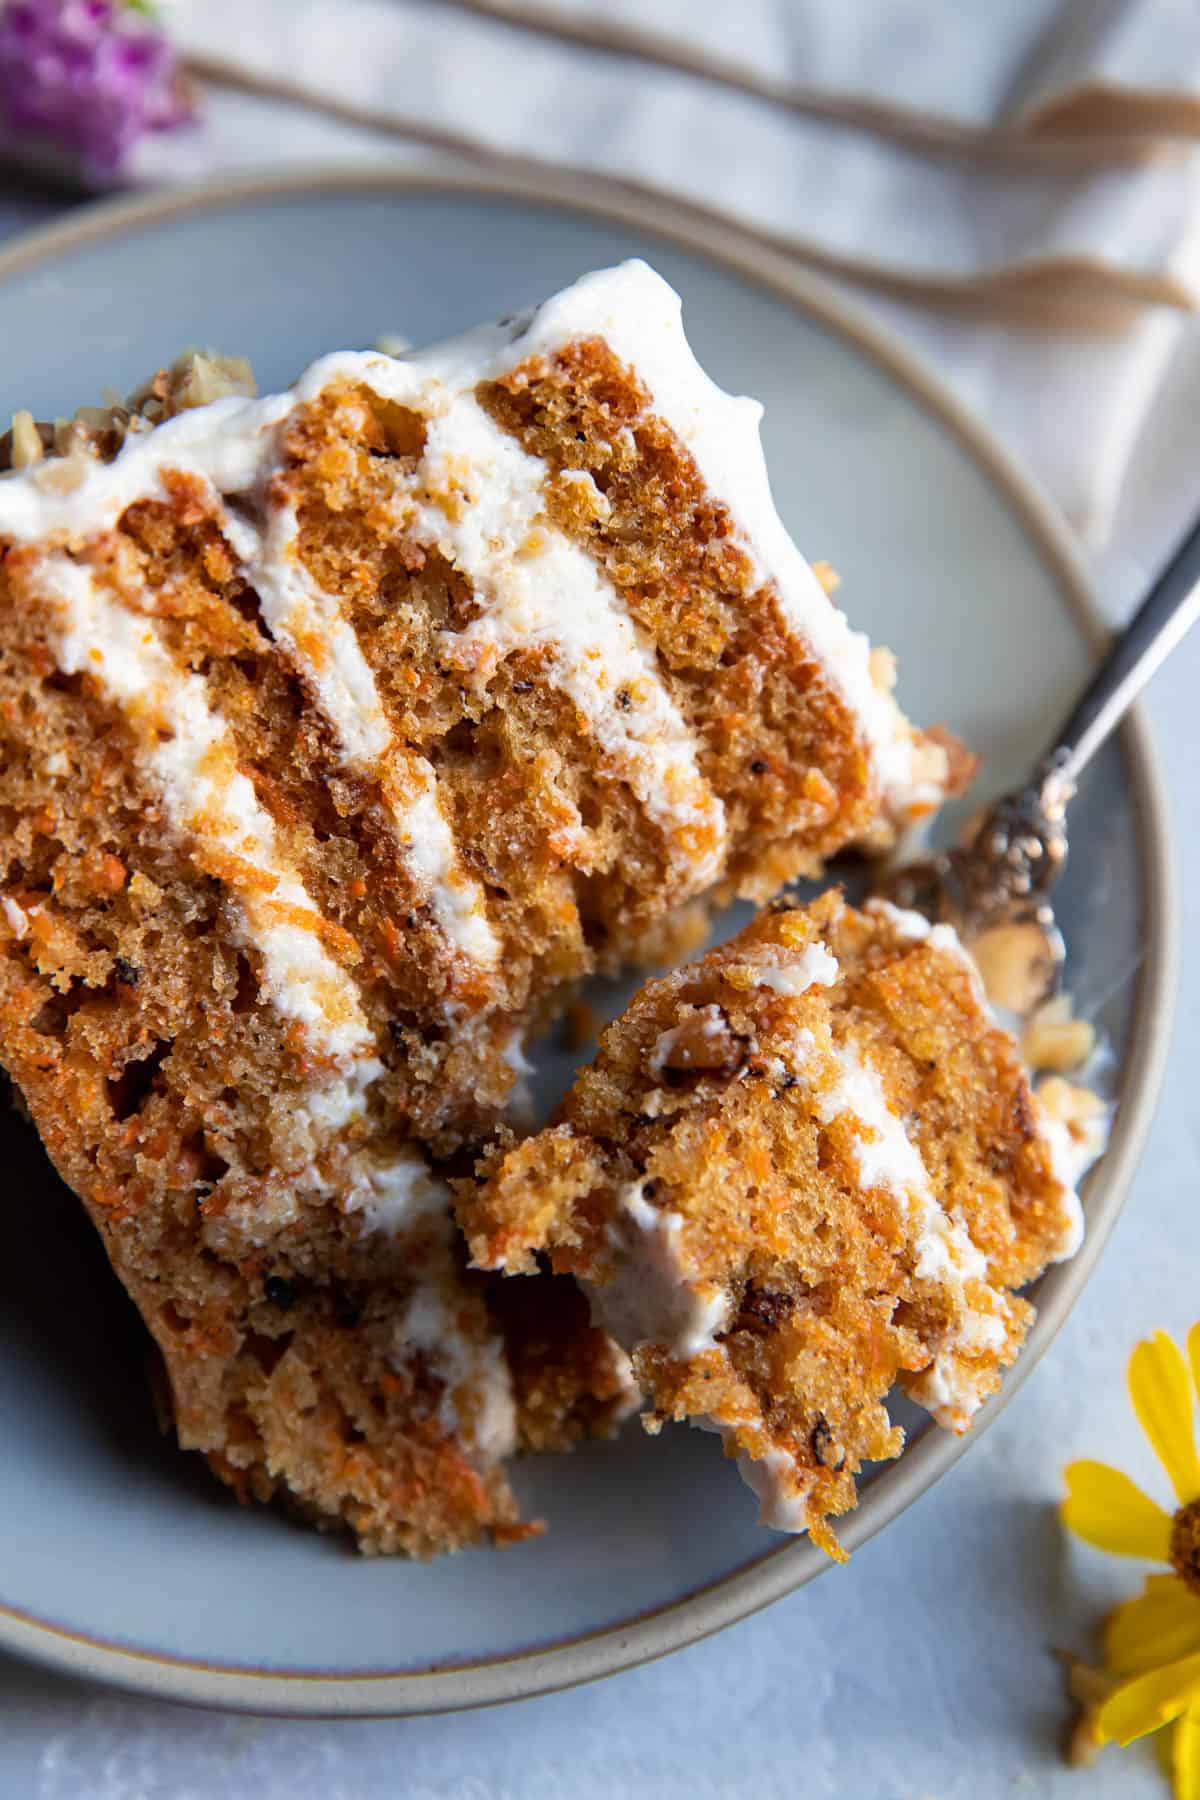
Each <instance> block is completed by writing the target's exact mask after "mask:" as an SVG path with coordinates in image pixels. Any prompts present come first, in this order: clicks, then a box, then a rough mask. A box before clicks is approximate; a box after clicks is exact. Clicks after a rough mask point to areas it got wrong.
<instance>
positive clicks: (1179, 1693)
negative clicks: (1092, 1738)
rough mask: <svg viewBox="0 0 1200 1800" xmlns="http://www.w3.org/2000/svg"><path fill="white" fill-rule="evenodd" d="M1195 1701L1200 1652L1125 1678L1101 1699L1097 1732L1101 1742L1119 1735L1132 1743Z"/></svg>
mask: <svg viewBox="0 0 1200 1800" xmlns="http://www.w3.org/2000/svg"><path fill="white" fill-rule="evenodd" d="M1193 1702H1195V1703H1196V1704H1200V1655H1196V1656H1184V1657H1181V1658H1180V1659H1179V1661H1178V1662H1173V1663H1167V1664H1166V1665H1165V1666H1164V1667H1163V1668H1161V1669H1149V1670H1147V1672H1146V1673H1145V1674H1144V1675H1135V1676H1134V1677H1133V1679H1132V1680H1131V1681H1123V1682H1122V1683H1121V1685H1120V1687H1117V1688H1114V1689H1113V1691H1112V1693H1111V1694H1110V1695H1109V1696H1108V1699H1107V1700H1104V1701H1102V1702H1101V1704H1100V1708H1099V1711H1098V1712H1097V1714H1096V1735H1097V1736H1098V1737H1099V1739H1100V1741H1101V1743H1108V1742H1109V1741H1110V1740H1111V1739H1113V1738H1115V1739H1116V1741H1117V1743H1118V1744H1131V1743H1132V1742H1133V1740H1134V1738H1139V1737H1144V1736H1145V1734H1146V1732H1148V1731H1157V1730H1158V1728H1159V1726H1160V1725H1167V1724H1169V1723H1170V1721H1171V1720H1172V1719H1177V1718H1178V1717H1179V1715H1180V1713H1181V1712H1183V1711H1184V1710H1185V1709H1186V1708H1187V1707H1189V1706H1191V1705H1192V1703H1193Z"/></svg>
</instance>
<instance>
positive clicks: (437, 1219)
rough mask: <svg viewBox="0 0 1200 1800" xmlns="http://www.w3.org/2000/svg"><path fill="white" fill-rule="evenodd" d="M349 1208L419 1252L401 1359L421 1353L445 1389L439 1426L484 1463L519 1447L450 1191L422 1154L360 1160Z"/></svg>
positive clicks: (508, 1388)
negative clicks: (471, 1288) (468, 1279)
mask: <svg viewBox="0 0 1200 1800" xmlns="http://www.w3.org/2000/svg"><path fill="white" fill-rule="evenodd" d="M351 1168H352V1174H351V1181H350V1185H349V1187H348V1190H347V1192H346V1194H345V1197H344V1199H343V1206H344V1208H345V1210H346V1212H348V1213H350V1214H353V1215H356V1216H357V1217H358V1218H359V1220H360V1221H361V1224H362V1228H363V1231H364V1233H365V1234H367V1235H380V1236H382V1237H386V1238H388V1239H391V1240H393V1241H394V1242H398V1243H399V1244H400V1246H401V1247H402V1248H403V1247H404V1245H405V1240H411V1243H410V1245H409V1247H408V1248H407V1250H406V1251H405V1254H406V1257H407V1259H408V1266H409V1268H410V1269H411V1271H412V1273H413V1274H414V1275H415V1277H416V1285H415V1286H414V1288H413V1291H412V1293H411V1295H410V1296H409V1298H408V1299H407V1300H406V1302H405V1303H404V1305H403V1307H402V1309H401V1311H400V1312H399V1314H398V1315H397V1318H396V1322H395V1326H394V1328H393V1333H392V1345H391V1360H392V1363H393V1365H394V1366H395V1367H396V1368H397V1369H403V1368H406V1367H407V1366H408V1364H409V1363H410V1362H411V1360H412V1355H413V1352H414V1351H417V1352H419V1353H420V1354H421V1356H422V1357H423V1358H424V1359H425V1360H426V1361H427V1362H428V1364H429V1366H430V1368H431V1369H432V1370H433V1372H434V1373H435V1374H436V1375H437V1376H438V1377H439V1378H440V1380H441V1381H442V1383H443V1391H442V1395H441V1399H440V1401H439V1405H438V1419H439V1423H440V1424H441V1426H442V1429H443V1430H444V1431H445V1432H446V1433H447V1435H449V1436H452V1437H457V1438H459V1439H460V1440H461V1442H462V1443H463V1445H464V1447H465V1448H466V1449H467V1451H468V1452H469V1453H471V1454H472V1455H473V1456H474V1457H475V1458H477V1459H478V1460H479V1461H480V1462H481V1463H490V1462H494V1461H496V1460H497V1459H499V1458H501V1457H504V1456H508V1455H510V1454H511V1453H512V1451H513V1450H514V1449H515V1448H516V1435H517V1428H516V1411H515V1406H514V1402H513V1393H512V1379H511V1375H510V1372H509V1367H508V1360H507V1357H506V1354H505V1348H504V1343H503V1340H502V1339H501V1338H500V1337H499V1336H498V1335H497V1334H496V1333H494V1332H493V1331H492V1330H491V1329H490V1327H489V1326H488V1325H487V1323H486V1321H485V1319H484V1318H483V1317H482V1316H481V1314H480V1313H479V1312H478V1311H477V1310H476V1309H475V1308H474V1307H472V1306H471V1305H470V1304H469V1303H467V1304H464V1301H465V1300H466V1296H464V1293H463V1289H462V1284H461V1278H460V1276H459V1272H458V1267H457V1264H456V1263H455V1261H454V1255H453V1245H454V1242H455V1237H456V1228H455V1224H454V1217H453V1213H452V1210H451V1199H450V1191H449V1189H448V1188H447V1186H446V1184H445V1182H444V1181H441V1180H440V1179H439V1178H438V1177H437V1176H436V1175H435V1174H434V1173H433V1171H432V1170H431V1169H430V1167H429V1165H428V1164H427V1163H426V1161H425V1159H424V1157H423V1156H422V1155H421V1153H420V1152H419V1151H418V1150H416V1149H412V1148H402V1149H400V1150H398V1151H396V1152H395V1153H394V1154H393V1155H392V1156H390V1157H389V1158H388V1159H387V1160H386V1161H381V1160H378V1159H374V1158H369V1157H368V1156H366V1155H365V1154H364V1155H360V1156H358V1157H356V1158H354V1159H353V1161H352V1165H351Z"/></svg>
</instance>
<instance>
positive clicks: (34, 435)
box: [9, 412, 46, 469]
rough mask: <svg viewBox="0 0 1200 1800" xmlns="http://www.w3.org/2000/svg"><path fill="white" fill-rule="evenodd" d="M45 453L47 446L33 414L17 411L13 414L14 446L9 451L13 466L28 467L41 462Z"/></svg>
mask: <svg viewBox="0 0 1200 1800" xmlns="http://www.w3.org/2000/svg"><path fill="white" fill-rule="evenodd" d="M45 454H46V446H45V445H44V444H43V443H42V439H41V433H40V432H39V431H38V428H37V426H36V425H35V424H34V422H33V414H32V413H31V412H15V413H14V414H13V416H12V447H11V449H10V452H9V460H10V462H11V464H12V467H13V468H14V469H28V468H29V467H30V465H31V464H32V463H39V462H41V460H42V458H43V456H45Z"/></svg>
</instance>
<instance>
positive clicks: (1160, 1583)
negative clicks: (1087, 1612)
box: [1104, 1575, 1200, 1675]
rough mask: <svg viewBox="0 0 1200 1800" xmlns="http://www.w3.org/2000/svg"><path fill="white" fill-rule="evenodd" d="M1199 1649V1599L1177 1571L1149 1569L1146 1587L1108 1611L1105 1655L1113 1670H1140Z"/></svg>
mask: <svg viewBox="0 0 1200 1800" xmlns="http://www.w3.org/2000/svg"><path fill="white" fill-rule="evenodd" d="M1194 1651H1200V1599H1198V1598H1197V1597H1196V1595H1195V1594H1192V1593H1189V1592H1188V1590H1187V1588H1185V1587H1184V1585H1183V1583H1182V1581H1180V1579H1179V1577H1178V1575H1151V1576H1150V1577H1149V1578H1148V1579H1147V1582H1146V1590H1145V1592H1144V1593H1142V1594H1139V1595H1138V1597H1137V1599H1136V1600H1127V1601H1126V1602H1125V1604H1124V1605H1123V1606H1118V1607H1117V1609H1116V1611H1115V1612H1112V1613H1110V1614H1109V1616H1108V1619H1107V1620H1106V1622H1105V1626H1104V1661H1105V1664H1106V1666H1107V1667H1108V1668H1110V1669H1111V1670H1112V1672H1113V1674H1114V1675H1140V1674H1142V1672H1143V1671H1144V1670H1146V1669H1153V1668H1161V1667H1162V1665H1163V1663H1169V1662H1177V1661H1178V1660H1179V1658H1180V1657H1181V1656H1191V1655H1192V1653H1193V1652H1194Z"/></svg>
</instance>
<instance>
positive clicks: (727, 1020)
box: [460, 893, 1094, 1556]
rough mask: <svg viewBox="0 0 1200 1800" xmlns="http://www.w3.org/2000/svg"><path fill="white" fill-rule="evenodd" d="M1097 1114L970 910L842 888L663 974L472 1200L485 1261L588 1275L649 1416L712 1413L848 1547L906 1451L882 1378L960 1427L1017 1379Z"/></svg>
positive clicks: (801, 1516) (804, 1514)
mask: <svg viewBox="0 0 1200 1800" xmlns="http://www.w3.org/2000/svg"><path fill="white" fill-rule="evenodd" d="M1084 1140H1085V1133H1084V1131H1083V1128H1082V1127H1081V1126H1080V1125H1078V1124H1075V1123H1072V1122H1071V1121H1070V1120H1069V1119H1063V1118H1061V1117H1059V1118H1055V1119H1054V1120H1053V1122H1051V1121H1050V1120H1049V1119H1048V1118H1047V1117H1046V1116H1045V1115H1044V1114H1043V1109H1042V1106H1041V1104H1040V1102H1039V1100H1038V1098H1037V1096H1036V1095H1035V1094H1034V1093H1033V1092H1032V1091H1031V1089H1030V1086H1029V1082H1028V1079H1027V1076H1026V1072H1025V1069H1024V1067H1023V1066H1022V1063H1021V1060H1020V1057H1019V1054H1018V1052H1017V1048H1016V1045H1015V1043H1014V1042H1013V1040H1012V1038H1011V1037H1010V1036H1009V1035H1008V1033H1007V1032H1005V1031H1004V1030H1002V1029H1001V1028H1000V1027H999V1026H998V1025H997V1024H996V1023H995V1022H994V1020H993V1019H992V1017H991V1016H990V1015H989V1012H988V1009H987V1005H986V1002H985V1000H984V997H983V993H982V988H981V985H980V982H979V978H978V976H977V974H976V972H975V969H974V967H973V965H972V964H971V962H970V961H969V959H968V958H967V956H966V954H965V952H964V951H963V950H962V949H961V947H960V945H959V943H958V940H957V939H956V937H955V936H954V934H953V933H952V931H951V930H950V928H949V927H948V926H944V925H939V926H936V927H933V928H931V927H930V926H929V925H928V924H927V922H926V921H925V920H924V919H922V918H920V917H919V916H918V915H917V914H914V913H904V912H899V911H897V910H896V909H895V908H893V907H891V906H888V905H887V904H884V903H872V904H870V905H869V906H868V907H867V908H866V910H865V911H855V910H853V909H852V908H850V907H848V906H847V905H845V904H844V903H843V901H842V900H841V898H840V896H839V895H837V894H836V893H831V894H827V895H825V896H824V897H823V898H822V899H821V900H819V901H817V902H816V903H815V904H814V905H813V906H811V907H810V908H807V909H805V908H802V907H799V906H791V905H790V904H788V903H787V902H784V901H781V902H777V903H776V905H775V907H774V908H771V909H769V910H768V911H767V912H765V913H764V914H762V915H760V917H759V918H758V919H756V920H755V921H754V922H753V923H752V924H751V925H749V926H748V927H747V928H746V929H745V930H744V931H742V932H741V933H740V934H739V935H738V936H737V937H735V938H733V939H732V940H731V941H729V942H728V943H726V944H724V945H722V946H721V947H720V948H719V949H717V950H714V951H712V952H711V953H710V954H709V955H708V956H706V957H704V958H703V959H702V960H701V961H699V962H698V963H695V964H694V965H692V966H690V967H685V968H682V969H679V970H677V971H676V972H675V973H673V974H671V975H669V976H667V977H665V978H663V979H661V980H658V981H653V982H650V983H648V984H647V985H646V986H645V987H644V988H643V989H642V991H641V992H640V993H639V994H638V995H637V996H636V997H635V999H634V1000H633V1002H632V1004H631V1005H630V1006H629V1008H628V1009H627V1011H626V1012H625V1014H624V1015H623V1016H622V1018H621V1019H619V1020H618V1021H617V1023H616V1024H614V1025H612V1026H611V1027H610V1028H609V1030H608V1031H607V1032H606V1033H605V1035H604V1037H603V1039H602V1044H601V1051H600V1055H599V1057H598V1059H597V1061H596V1062H595V1064H594V1065H593V1066H592V1067H590V1068H588V1069H586V1070H585V1071H584V1072H583V1073H582V1074H581V1075H580V1077H579V1078H578V1080H577V1082H576V1084H575V1086H574V1088H573V1089H572V1090H571V1092H570V1094H569V1095H568V1097H567V1099H566V1100H565V1101H564V1103H563V1106H562V1108H561V1110H560V1113H559V1116H558V1119H557V1122H555V1123H553V1124H552V1125H550V1126H549V1127H548V1128H547V1129H546V1130H544V1131H542V1132H540V1133H538V1134H537V1135H535V1136H533V1137H531V1138H529V1139H528V1140H526V1141H525V1142H524V1143H520V1144H516V1145H512V1144H510V1145H508V1146H504V1145H501V1146H499V1147H497V1148H495V1149H494V1150H492V1151H491V1152H490V1153H489V1155H488V1157H487V1158H486V1159H485V1160H484V1162H483V1163H482V1165H481V1168H480V1182H479V1184H478V1186H476V1185H473V1184H472V1183H469V1182H464V1183H462V1184H460V1196H461V1208H460V1217H461V1219H462V1223H463V1225H464V1228H465V1231H466V1233H467V1236H468V1239H469V1242H470V1246H471V1250H472V1254H473V1256H474V1258H475V1261H476V1263H477V1264H478V1265H479V1266H480V1267H483V1268H487V1269H503V1270H505V1271H507V1272H508V1273H510V1274H521V1273H526V1272H529V1271H532V1270H534V1269H535V1268H536V1267H538V1266H539V1263H540V1261H541V1259H542V1257H543V1255H544V1254H548V1256H549V1260H550V1262H551V1264H552V1266H553V1267H554V1269H555V1270H557V1271H559V1272H560V1273H564V1274H565V1273H570V1274H573V1275H575V1276H576V1277H577V1278H578V1279H579V1280H580V1281H581V1283H582V1284H583V1286H584V1288H585V1290H586V1292H587V1294H588V1296H589V1298H590V1301H591V1305H592V1313H593V1317H594V1319H595V1320H596V1322H597V1324H599V1325H601V1326H603V1328H604V1329H605V1330H606V1331H607V1332H608V1333H610V1334H611V1335H612V1337H613V1338H614V1339H615V1340H616V1341H617V1343H618V1344H620V1345H621V1346H622V1348H624V1349H625V1350H626V1351H628V1352H629V1353H630V1354H631V1355H632V1359H633V1365H634V1369H635V1373H636V1375H637V1378H638V1380H639V1382H640V1383H641V1385H642V1387H643V1389H644V1391H645V1394H646V1397H647V1399H648V1402H649V1407H650V1410H649V1412H648V1413H647V1414H646V1415H644V1422H645V1423H646V1424H647V1427H648V1428H649V1429H650V1430H652V1431H657V1430H658V1429H659V1428H660V1426H661V1425H662V1423H663V1421H664V1420H665V1419H684V1418H686V1419H689V1420H691V1422H692V1423H694V1424H698V1425H701V1426H703V1427H705V1428H706V1429H710V1430H712V1431H715V1432H717V1433H719V1434H720V1436H721V1437H722V1438H723V1439H724V1442H725V1450H726V1454H727V1455H729V1456H732V1457H736V1459H737V1462H738V1466H739V1469H740V1470H741V1473H742V1474H743V1476H744V1478H745V1480H746V1481H747V1482H748V1484H749V1485H750V1486H751V1487H752V1488H753V1489H754V1490H755V1491H756V1493H757V1494H758V1495H759V1496H760V1499H761V1503H762V1512H761V1517H762V1520H763V1522H764V1523H765V1524H768V1525H771V1526H774V1527H776V1528H777V1529H779V1530H783V1531H799V1530H804V1529H807V1530H808V1531H809V1532H811V1534H812V1536H813V1537H814V1539H815V1540H816V1541H817V1542H818V1543H819V1544H820V1545H821V1546H822V1548H824V1549H825V1550H827V1551H828V1552H829V1553H830V1554H831V1555H833V1556H839V1555H840V1551H839V1547H838V1544H837V1540H836V1538H835V1536H834V1534H833V1530H832V1528H831V1525H830V1522H829V1521H830V1519H831V1518H832V1517H835V1516H837V1515H838V1514H841V1513H844V1512H845V1511H847V1510H848V1509H849V1508H850V1507H851V1506H853V1504H854V1501H855V1481H854V1477H855V1475H856V1473H857V1472H858V1470H859V1469H860V1468H861V1466H862V1464H863V1463H864V1462H865V1461H866V1460H868V1459H880V1458H887V1457H892V1456H895V1455H896V1454H897V1453H898V1452H899V1450H900V1448H901V1444H902V1441H903V1439H902V1432H901V1430H900V1428H899V1427H898V1426H895V1425H893V1424H892V1423H891V1421H890V1419H889V1416H888V1413H887V1409H886V1405H885V1398H886V1395H887V1393H888V1391H889V1389H891V1388H892V1387H893V1386H894V1385H896V1384H899V1385H900V1386H901V1387H902V1388H903V1389H905V1390H906V1391H907V1392H908V1394H909V1395H910V1396H911V1397H912V1398H913V1399H915V1400H917V1401H918V1402H920V1403H921V1405H923V1406H924V1407H926V1408H927V1409H928V1410H929V1411H930V1412H931V1413H932V1414H933V1416H934V1418H935V1419H936V1420H937V1421H938V1423H939V1424H941V1425H944V1426H946V1427H948V1428H949V1429H951V1430H954V1431H962V1430H964V1429H966V1427H967V1426H968V1425H969V1424H970V1422H971V1420H972V1418H973V1416H974V1415H975V1413H976V1411H977V1410H978V1408H979V1406H980V1405H981V1403H982V1401H983V1400H984V1399H985V1398H986V1397H987V1396H988V1395H989V1394H991V1393H992V1392H993V1391H994V1390H995V1389H996V1388H997V1386H998V1385H999V1380H1000V1372H1001V1370H1002V1369H1003V1367H1004V1366H1005V1365H1006V1364H1007V1363H1009V1362H1011V1361H1012V1359H1013V1357H1014V1356H1015V1355H1016V1352H1017V1350H1018V1347H1019V1345H1020V1343H1021V1340H1022V1336H1023V1334H1024V1332H1025V1329H1026V1326H1027V1323H1028V1321H1029V1319H1030V1317H1031V1308H1030V1305H1029V1303H1028V1302H1027V1301H1026V1300H1024V1299H1022V1298H1021V1297H1020V1296H1019V1295H1018V1294H1017V1293H1016V1292H1015V1290H1016V1289H1018V1288H1020V1287H1022V1286H1024V1285H1025V1284H1026V1283H1027V1282H1028V1281H1030V1280H1031V1279H1032V1278H1033V1277H1034V1276H1036V1275H1037V1274H1038V1273H1040V1271H1041V1270H1042V1269H1043V1268H1044V1267H1045V1266H1046V1265H1047V1263H1049V1262H1051V1261H1056V1260H1058V1259H1060V1258H1063V1257H1067V1256H1070V1255H1071V1254H1072V1253H1073V1251H1074V1250H1075V1249H1076V1247H1077V1245H1078V1243H1079V1240H1080V1235H1081V1231H1082V1213H1081V1209H1080V1204H1079V1200H1078V1198H1077V1196H1076V1194H1075V1191H1074V1185H1073V1183H1074V1180H1075V1179H1076V1177H1077V1173H1078V1169H1079V1167H1081V1166H1082V1163H1083V1162H1084V1161H1085V1160H1086V1158H1087V1152H1088V1150H1089V1149H1092V1150H1094V1146H1089V1145H1087V1144H1086V1143H1085V1141H1084ZM517 1285H520V1284H517Z"/></svg>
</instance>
